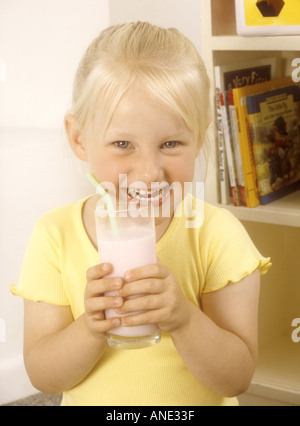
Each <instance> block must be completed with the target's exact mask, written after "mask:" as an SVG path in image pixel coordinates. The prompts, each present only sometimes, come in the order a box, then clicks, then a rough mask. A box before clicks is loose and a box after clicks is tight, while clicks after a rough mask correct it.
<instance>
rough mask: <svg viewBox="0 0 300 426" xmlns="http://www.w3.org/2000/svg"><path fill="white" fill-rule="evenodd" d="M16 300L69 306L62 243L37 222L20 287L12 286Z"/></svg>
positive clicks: (30, 241)
mask: <svg viewBox="0 0 300 426" xmlns="http://www.w3.org/2000/svg"><path fill="white" fill-rule="evenodd" d="M10 289H11V292H12V294H14V295H15V296H21V297H23V298H24V299H27V300H32V301H34V302H46V303H51V304H55V305H64V306H67V305H69V301H68V298H67V296H66V294H65V291H64V288H63V281H62V276H61V268H60V256H59V241H58V239H56V238H55V236H53V235H51V233H49V232H47V230H46V229H45V226H44V224H42V223H40V222H39V221H38V222H36V224H35V226H34V229H33V232H32V235H31V238H30V240H29V243H28V246H27V249H26V252H25V256H24V259H23V264H22V268H21V274H20V279H19V283H18V286H17V287H16V286H15V285H14V284H13V285H12V286H11V288H10Z"/></svg>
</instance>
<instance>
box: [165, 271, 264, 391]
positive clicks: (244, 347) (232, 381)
mask: <svg viewBox="0 0 300 426" xmlns="http://www.w3.org/2000/svg"><path fill="white" fill-rule="evenodd" d="M259 290H260V274H259V272H258V271H255V272H254V273H252V274H251V275H249V276H247V277H246V278H244V279H243V280H241V281H240V282H238V283H234V284H233V283H231V284H228V285H227V286H226V287H225V288H223V289H221V290H219V291H216V292H212V293H207V294H204V295H203V297H202V311H201V310H199V309H198V308H197V307H196V306H194V305H193V304H191V305H190V308H191V314H190V318H189V320H188V322H186V323H184V325H183V326H182V327H181V328H178V329H177V330H175V331H174V332H173V333H172V337H173V342H174V345H175V346H176V348H177V351H178V353H179V354H180V356H181V358H182V359H183V361H184V363H185V364H186V366H187V367H188V369H189V370H190V371H191V372H192V373H193V375H194V376H195V377H196V378H198V380H199V381H200V382H201V383H203V384H204V385H206V386H207V387H208V388H209V389H211V390H214V391H215V392H217V393H220V394H222V395H224V396H227V397H233V396H237V395H240V394H241V393H243V392H245V391H246V390H247V388H248V387H249V385H250V382H251V380H252V377H253V374H254V370H255V367H256V362H257V356H258V348H257V329H258V301H259Z"/></svg>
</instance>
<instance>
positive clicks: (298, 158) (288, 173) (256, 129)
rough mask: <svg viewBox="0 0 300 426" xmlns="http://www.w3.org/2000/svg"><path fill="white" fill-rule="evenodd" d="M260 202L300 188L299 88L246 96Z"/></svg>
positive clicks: (294, 86) (292, 87)
mask: <svg viewBox="0 0 300 426" xmlns="http://www.w3.org/2000/svg"><path fill="white" fill-rule="evenodd" d="M247 108H248V119H249V127H250V133H251V140H252V146H253V155H254V161H255V166H256V175H257V182H258V189H259V197H260V203H261V204H268V203H270V202H271V201H273V200H276V199H278V198H280V197H283V196H284V195H287V194H289V193H291V192H293V191H295V190H297V189H299V188H300V88H299V86H298V85H292V86H288V87H283V88H281V89H277V90H272V91H269V92H266V93H261V94H258V95H253V96H249V97H248V98H247Z"/></svg>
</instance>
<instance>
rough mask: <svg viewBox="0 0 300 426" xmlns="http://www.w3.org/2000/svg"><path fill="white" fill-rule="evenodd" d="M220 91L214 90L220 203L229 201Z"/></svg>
mask: <svg viewBox="0 0 300 426" xmlns="http://www.w3.org/2000/svg"><path fill="white" fill-rule="evenodd" d="M220 93H221V92H220V91H218V90H217V91H216V110H217V135H218V164H219V184H220V186H219V189H220V202H221V204H229V203H230V193H229V177H228V174H227V173H225V169H226V165H225V163H226V158H225V140H224V133H223V125H222V109H221V99H220Z"/></svg>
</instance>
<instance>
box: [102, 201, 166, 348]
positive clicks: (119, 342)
mask: <svg viewBox="0 0 300 426" xmlns="http://www.w3.org/2000/svg"><path fill="white" fill-rule="evenodd" d="M95 213H96V228H97V240H98V251H99V258H100V263H111V264H112V265H113V272H112V273H111V274H110V275H109V277H123V276H124V274H125V272H126V271H128V270H130V269H134V268H138V267H141V266H145V265H150V264H153V263H156V262H157V258H156V238H155V224H154V217H153V216H152V214H151V208H150V207H144V208H141V207H140V206H137V205H136V204H134V203H130V202H129V203H127V202H125V203H121V204H117V205H116V206H115V208H114V209H113V210H111V209H110V211H109V213H108V210H107V206H106V204H105V203H104V202H103V199H101V200H100V201H99V202H98V204H97V207H96V210H95ZM105 295H107V296H114V295H115V294H114V292H109V293H106V294H105ZM131 315H132V313H131ZM105 316H106V318H111V317H116V316H122V315H118V314H117V313H116V311H115V310H114V309H108V310H106V311H105ZM107 341H108V344H109V345H110V346H111V347H113V348H116V349H138V348H145V347H149V346H152V345H155V344H156V343H158V342H159V341H160V329H159V328H158V326H157V325H156V324H146V325H139V326H132V327H125V326H119V327H116V328H114V329H112V330H110V331H109V332H108V333H107Z"/></svg>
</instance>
